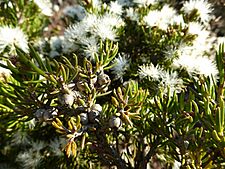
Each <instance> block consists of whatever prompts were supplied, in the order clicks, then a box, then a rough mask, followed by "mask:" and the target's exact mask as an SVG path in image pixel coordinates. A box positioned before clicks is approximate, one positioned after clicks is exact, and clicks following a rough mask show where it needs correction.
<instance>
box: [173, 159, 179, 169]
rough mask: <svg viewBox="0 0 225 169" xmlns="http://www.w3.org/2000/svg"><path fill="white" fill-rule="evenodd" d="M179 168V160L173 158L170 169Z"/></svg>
mask: <svg viewBox="0 0 225 169" xmlns="http://www.w3.org/2000/svg"><path fill="white" fill-rule="evenodd" d="M180 168H181V163H180V162H179V161H177V160H175V161H174V163H173V168H172V169H180Z"/></svg>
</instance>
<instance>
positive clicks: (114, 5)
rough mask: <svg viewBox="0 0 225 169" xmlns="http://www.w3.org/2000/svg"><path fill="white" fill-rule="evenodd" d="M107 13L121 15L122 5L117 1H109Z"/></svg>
mask: <svg viewBox="0 0 225 169" xmlns="http://www.w3.org/2000/svg"><path fill="white" fill-rule="evenodd" d="M109 11H110V12H111V13H113V14H117V15H121V14H122V13H123V9H122V5H120V4H119V3H118V1H114V2H113V1H111V2H110V9H109Z"/></svg>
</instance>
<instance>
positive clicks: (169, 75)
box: [159, 71, 183, 95]
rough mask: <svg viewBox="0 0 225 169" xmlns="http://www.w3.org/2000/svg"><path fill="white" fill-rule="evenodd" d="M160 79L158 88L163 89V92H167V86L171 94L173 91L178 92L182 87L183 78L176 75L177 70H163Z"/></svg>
mask: <svg viewBox="0 0 225 169" xmlns="http://www.w3.org/2000/svg"><path fill="white" fill-rule="evenodd" d="M161 79H162V81H160V85H159V86H160V88H161V90H162V91H163V93H164V94H167V93H168V87H169V90H170V91H169V92H170V95H173V93H174V92H175V93H180V92H181V90H182V88H183V80H182V79H181V78H179V77H178V74H177V72H169V71H163V73H162V74H161Z"/></svg>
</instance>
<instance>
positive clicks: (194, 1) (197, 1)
mask: <svg viewBox="0 0 225 169" xmlns="http://www.w3.org/2000/svg"><path fill="white" fill-rule="evenodd" d="M182 9H183V11H184V12H185V13H187V14H190V13H191V12H192V11H193V10H197V13H198V15H199V17H200V19H201V21H202V22H204V23H208V22H209V21H210V19H211V18H212V14H211V13H212V10H213V9H212V5H211V4H210V3H208V2H207V1H206V0H189V1H186V2H184V4H183V8H182Z"/></svg>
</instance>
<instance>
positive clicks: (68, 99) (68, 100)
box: [59, 93, 74, 107]
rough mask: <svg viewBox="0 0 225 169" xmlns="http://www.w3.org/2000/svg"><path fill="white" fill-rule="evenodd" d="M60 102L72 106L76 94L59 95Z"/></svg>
mask: <svg viewBox="0 0 225 169" xmlns="http://www.w3.org/2000/svg"><path fill="white" fill-rule="evenodd" d="M59 102H60V103H61V104H62V105H67V106H69V107H71V106H72V105H73V103H74V94H73V93H70V94H62V95H59Z"/></svg>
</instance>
